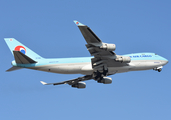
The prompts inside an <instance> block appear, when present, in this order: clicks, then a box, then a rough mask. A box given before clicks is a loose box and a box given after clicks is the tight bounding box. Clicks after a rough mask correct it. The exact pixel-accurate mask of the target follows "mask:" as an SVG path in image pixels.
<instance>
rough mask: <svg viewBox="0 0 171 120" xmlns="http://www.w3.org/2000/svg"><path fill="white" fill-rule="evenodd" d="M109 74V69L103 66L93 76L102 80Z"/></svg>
mask: <svg viewBox="0 0 171 120" xmlns="http://www.w3.org/2000/svg"><path fill="white" fill-rule="evenodd" d="M107 74H108V69H105V68H104V67H103V70H102V71H99V70H97V71H95V72H94V73H93V78H94V79H95V80H97V81H101V80H102V79H103V77H105V76H107Z"/></svg>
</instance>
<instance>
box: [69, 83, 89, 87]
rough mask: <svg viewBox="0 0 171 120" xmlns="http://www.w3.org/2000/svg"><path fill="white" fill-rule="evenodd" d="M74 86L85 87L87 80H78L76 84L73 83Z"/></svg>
mask: <svg viewBox="0 0 171 120" xmlns="http://www.w3.org/2000/svg"><path fill="white" fill-rule="evenodd" d="M72 87H75V88H85V87H86V83H85V82H78V83H76V84H73V85H72Z"/></svg>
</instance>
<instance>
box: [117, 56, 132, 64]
mask: <svg viewBox="0 0 171 120" xmlns="http://www.w3.org/2000/svg"><path fill="white" fill-rule="evenodd" d="M115 60H116V62H121V63H130V62H131V58H130V57H129V56H122V57H117V58H116V59H115Z"/></svg>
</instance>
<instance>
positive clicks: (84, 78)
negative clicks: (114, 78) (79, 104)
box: [40, 75, 93, 85]
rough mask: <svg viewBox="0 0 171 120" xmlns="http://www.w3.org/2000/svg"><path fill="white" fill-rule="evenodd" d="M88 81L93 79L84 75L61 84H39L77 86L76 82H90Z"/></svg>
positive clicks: (44, 83)
mask: <svg viewBox="0 0 171 120" xmlns="http://www.w3.org/2000/svg"><path fill="white" fill-rule="evenodd" d="M90 79H93V76H92V75H86V76H83V77H79V78H76V79H72V80H67V81H63V82H56V83H46V82H43V81H40V82H41V83H42V84H43V85H61V84H68V85H74V84H77V83H78V82H81V81H85V80H90Z"/></svg>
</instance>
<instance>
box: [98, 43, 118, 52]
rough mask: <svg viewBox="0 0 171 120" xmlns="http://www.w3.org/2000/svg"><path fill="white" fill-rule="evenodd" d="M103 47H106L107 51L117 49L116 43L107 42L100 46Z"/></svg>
mask: <svg viewBox="0 0 171 120" xmlns="http://www.w3.org/2000/svg"><path fill="white" fill-rule="evenodd" d="M100 48H101V49H105V50H107V51H115V49H116V45H115V44H107V43H104V44H103V45H102V46H100Z"/></svg>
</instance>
